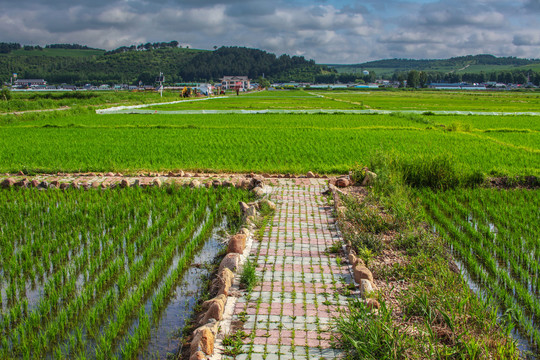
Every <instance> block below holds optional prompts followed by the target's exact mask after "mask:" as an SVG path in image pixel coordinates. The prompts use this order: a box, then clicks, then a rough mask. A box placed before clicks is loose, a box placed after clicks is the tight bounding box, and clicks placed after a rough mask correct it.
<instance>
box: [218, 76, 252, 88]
mask: <svg viewBox="0 0 540 360" xmlns="http://www.w3.org/2000/svg"><path fill="white" fill-rule="evenodd" d="M249 87H250V82H249V79H248V77H247V76H224V77H223V78H222V79H221V88H222V89H223V90H230V89H237V88H238V89H240V90H242V91H245V90H247V89H249Z"/></svg>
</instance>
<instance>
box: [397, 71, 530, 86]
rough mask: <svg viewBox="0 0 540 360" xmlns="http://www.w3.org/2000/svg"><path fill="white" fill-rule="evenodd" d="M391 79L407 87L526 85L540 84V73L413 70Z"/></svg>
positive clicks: (398, 73) (400, 73) (399, 73)
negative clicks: (496, 83)
mask: <svg viewBox="0 0 540 360" xmlns="http://www.w3.org/2000/svg"><path fill="white" fill-rule="evenodd" d="M391 80H393V81H399V82H400V83H404V80H407V87H413V88H423V87H426V86H427V85H428V84H430V83H461V82H466V83H470V84H472V83H486V82H498V83H504V84H522V85H526V84H527V83H528V81H530V82H531V83H532V84H533V85H536V86H540V73H539V72H535V71H532V70H513V71H509V70H505V71H492V72H489V73H486V72H483V71H481V72H479V73H463V74H461V73H455V72H453V73H442V72H430V71H428V72H426V71H417V70H411V71H409V72H396V73H394V75H393V76H392V78H391Z"/></svg>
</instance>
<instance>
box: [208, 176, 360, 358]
mask: <svg viewBox="0 0 540 360" xmlns="http://www.w3.org/2000/svg"><path fill="white" fill-rule="evenodd" d="M273 183H274V185H275V186H274V188H273V194H272V195H271V200H273V201H274V202H275V203H276V205H277V210H276V212H275V215H274V218H273V221H271V222H270V223H269V224H268V225H267V227H266V230H265V234H264V236H263V237H262V239H260V241H259V240H255V241H254V243H253V246H252V248H251V254H250V259H251V261H252V262H254V263H255V264H257V275H258V276H259V283H258V286H256V287H255V288H254V290H253V291H252V293H251V294H247V293H245V292H244V293H242V295H241V296H240V297H239V298H238V300H237V302H236V305H235V307H234V312H233V317H232V321H233V322H234V321H235V320H236V321H238V320H240V321H244V327H243V330H244V332H245V333H247V334H249V336H248V337H247V338H246V339H245V340H244V345H243V347H242V351H241V354H240V355H237V356H236V359H237V360H244V359H252V360H255V359H266V360H278V359H279V360H285V359H335V358H338V357H339V356H340V352H339V351H338V350H337V349H334V348H332V344H333V341H332V340H333V339H334V336H335V334H334V333H333V332H332V326H331V324H332V318H333V317H334V316H339V315H340V310H345V309H346V308H347V298H346V297H345V296H344V295H343V293H344V292H345V289H346V287H347V285H348V284H349V283H351V282H352V277H351V274H350V271H349V267H348V266H344V265H343V264H341V266H340V265H338V262H337V261H336V257H335V255H330V254H328V253H327V250H328V248H329V247H331V246H332V245H333V244H334V243H335V242H336V241H339V240H341V238H340V233H339V231H338V229H337V227H336V223H335V218H334V216H333V215H332V207H331V206H329V205H327V204H326V199H325V198H324V196H322V195H321V193H322V192H323V191H325V190H326V189H327V185H326V184H327V182H326V181H324V180H322V179H279V180H278V179H273ZM216 345H217V348H221V349H223V346H222V345H220V344H219V343H218V344H216ZM222 359H234V357H231V356H226V355H223V356H222Z"/></svg>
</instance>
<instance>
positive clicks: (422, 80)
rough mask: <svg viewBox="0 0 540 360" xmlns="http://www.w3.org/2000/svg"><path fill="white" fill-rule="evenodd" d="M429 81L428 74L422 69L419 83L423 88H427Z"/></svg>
mask: <svg viewBox="0 0 540 360" xmlns="http://www.w3.org/2000/svg"><path fill="white" fill-rule="evenodd" d="M427 82H428V76H427V74H426V73H425V71H420V74H419V77H418V84H419V85H420V87H421V88H425V87H426V85H427Z"/></svg>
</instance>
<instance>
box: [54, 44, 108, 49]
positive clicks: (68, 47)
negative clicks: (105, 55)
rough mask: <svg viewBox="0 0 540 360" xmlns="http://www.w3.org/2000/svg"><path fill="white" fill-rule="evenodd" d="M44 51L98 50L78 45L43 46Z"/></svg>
mask: <svg viewBox="0 0 540 360" xmlns="http://www.w3.org/2000/svg"><path fill="white" fill-rule="evenodd" d="M45 49H70V50H100V49H96V48H91V47H88V46H86V45H79V44H49V45H45Z"/></svg>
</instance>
